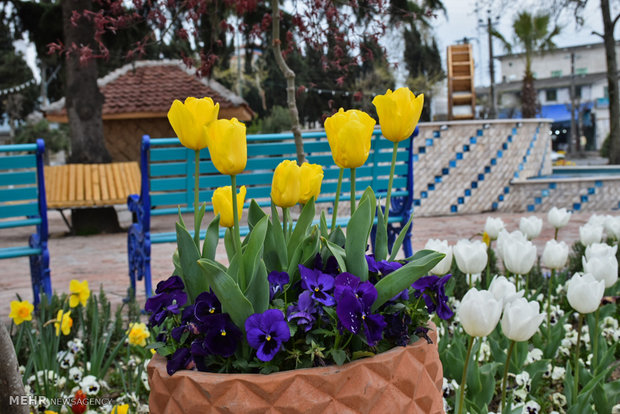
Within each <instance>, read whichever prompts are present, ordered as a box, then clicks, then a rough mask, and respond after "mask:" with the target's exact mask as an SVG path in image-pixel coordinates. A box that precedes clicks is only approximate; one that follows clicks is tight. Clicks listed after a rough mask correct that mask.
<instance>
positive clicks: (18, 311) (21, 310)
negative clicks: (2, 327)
mask: <svg viewBox="0 0 620 414" xmlns="http://www.w3.org/2000/svg"><path fill="white" fill-rule="evenodd" d="M33 310H34V306H32V304H31V303H30V302H28V301H27V300H23V301H21V302H20V301H17V300H13V301H11V312H10V313H9V318H11V319H13V322H14V323H15V325H19V324H21V323H22V322H24V321H31V320H32V311H33Z"/></svg>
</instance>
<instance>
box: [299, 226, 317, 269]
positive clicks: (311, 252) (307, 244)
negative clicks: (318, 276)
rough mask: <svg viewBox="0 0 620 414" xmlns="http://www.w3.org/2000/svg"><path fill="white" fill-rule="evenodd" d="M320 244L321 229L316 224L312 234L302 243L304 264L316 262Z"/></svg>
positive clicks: (302, 261)
mask: <svg viewBox="0 0 620 414" xmlns="http://www.w3.org/2000/svg"><path fill="white" fill-rule="evenodd" d="M320 245H321V243H320V239H319V229H318V227H317V226H314V227H313V228H312V231H311V232H310V234H309V235H308V236H307V237H306V238H305V239H304V241H303V242H302V243H301V263H302V264H303V265H304V266H307V265H309V264H311V263H313V262H314V260H315V258H316V255H317V253H318V252H319V247H320Z"/></svg>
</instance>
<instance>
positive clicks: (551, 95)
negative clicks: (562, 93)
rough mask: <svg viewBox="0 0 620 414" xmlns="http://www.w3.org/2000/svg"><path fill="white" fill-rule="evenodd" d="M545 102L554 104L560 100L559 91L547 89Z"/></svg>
mask: <svg viewBox="0 0 620 414" xmlns="http://www.w3.org/2000/svg"><path fill="white" fill-rule="evenodd" d="M545 100H546V101H547V102H553V101H557V100H558V90H557V89H547V90H545Z"/></svg>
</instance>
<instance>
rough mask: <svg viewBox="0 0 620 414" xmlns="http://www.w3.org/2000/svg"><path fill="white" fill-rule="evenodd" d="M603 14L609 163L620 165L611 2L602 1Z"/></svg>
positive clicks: (619, 124)
mask: <svg viewBox="0 0 620 414" xmlns="http://www.w3.org/2000/svg"><path fill="white" fill-rule="evenodd" d="M601 12H602V13H603V30H604V31H603V41H604V43H605V56H606V57H607V89H608V92H609V144H610V145H609V163H610V164H620V101H618V98H619V96H618V65H617V63H616V42H615V40H614V26H615V25H616V20H614V21H612V20H611V14H610V11H609V0H601Z"/></svg>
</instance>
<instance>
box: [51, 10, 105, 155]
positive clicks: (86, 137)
mask: <svg viewBox="0 0 620 414" xmlns="http://www.w3.org/2000/svg"><path fill="white" fill-rule="evenodd" d="M91 6H92V3H91V0H62V20H63V31H64V37H65V44H66V45H67V46H68V47H69V46H71V45H72V44H75V45H78V47H80V46H82V45H84V46H86V45H89V44H90V43H91V42H92V39H93V36H94V26H93V24H92V23H89V22H86V21H84V20H80V21H79V23H78V25H77V26H74V25H72V24H71V15H72V13H73V11H76V10H77V11H80V12H81V11H82V10H90V9H91V8H92V7H91ZM65 68H66V75H67V79H66V87H65V108H66V109H67V116H68V117H69V131H70V134H71V155H70V157H69V162H73V163H99V162H110V161H111V157H110V154H109V153H108V150H107V149H106V147H105V143H104V140H103V121H102V119H101V110H102V107H103V100H104V97H103V94H102V93H101V91H99V87H98V86H97V61H96V59H94V58H91V59H88V60H87V61H86V62H80V56H79V55H78V53H77V52H73V53H70V54H68V55H67V56H66V61H65Z"/></svg>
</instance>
